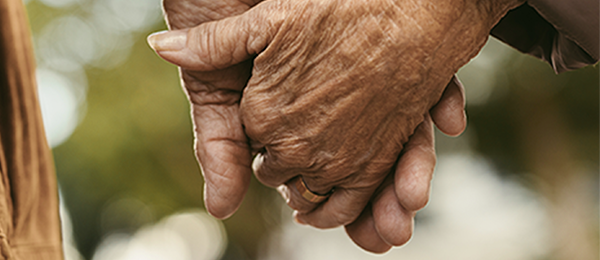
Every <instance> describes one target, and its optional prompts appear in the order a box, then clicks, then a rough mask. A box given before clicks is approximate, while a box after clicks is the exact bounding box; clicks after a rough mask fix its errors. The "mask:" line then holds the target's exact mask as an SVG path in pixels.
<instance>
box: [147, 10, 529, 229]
mask: <svg viewBox="0 0 600 260" xmlns="http://www.w3.org/2000/svg"><path fill="white" fill-rule="evenodd" d="M454 2H456V3H454ZM348 3H350V2H344V1H337V0H330V1H317V0H315V1H289V0H288V1H283V0H281V1H278V0H272V1H268V2H263V3H261V4H259V5H257V6H255V7H254V8H252V9H251V10H249V11H247V12H246V13H244V14H243V15H240V16H236V17H231V18H227V19H224V20H221V21H218V22H211V23H205V24H202V25H200V26H198V27H195V28H193V29H190V30H185V31H175V32H170V33H168V34H164V35H159V36H156V37H154V39H151V41H152V42H153V46H154V48H155V50H157V52H158V54H159V55H161V56H162V57H163V58H165V59H166V60H168V61H171V62H173V63H175V64H177V65H179V66H182V67H184V68H187V69H191V70H196V71H210V70H216V69H226V68H229V67H230V66H232V65H235V64H238V63H240V62H243V61H247V60H249V59H250V58H252V57H253V56H254V55H256V54H259V55H258V56H257V57H256V59H255V60H254V68H253V71H252V78H251V79H250V81H249V82H248V86H247V87H246V89H245V90H244V98H243V99H241V104H240V109H239V110H238V109H237V107H236V108H234V109H232V110H227V111H226V112H227V113H226V114H220V115H219V116H220V117H221V118H236V119H238V120H241V122H242V123H243V124H244V125H245V127H246V128H245V132H246V134H247V136H248V137H250V139H251V140H250V141H251V142H252V143H253V144H254V145H255V146H256V147H263V148H264V150H263V151H262V152H261V154H260V155H259V158H260V159H259V160H257V161H256V162H257V163H256V167H255V168H256V169H255V170H256V175H257V177H258V178H259V180H261V181H262V182H263V183H266V184H268V185H271V186H278V185H281V184H282V183H285V182H287V181H288V180H290V179H292V178H293V177H294V176H297V175H302V176H304V178H305V180H306V182H307V184H308V186H309V187H312V188H313V189H314V191H316V192H321V193H324V192H327V191H328V190H330V189H331V188H332V187H336V192H335V193H334V194H333V195H332V196H331V197H330V198H329V200H328V201H327V202H326V203H323V204H321V205H320V206H319V207H318V208H316V209H315V206H316V205H310V204H305V203H304V204H303V202H301V201H302V200H301V199H294V198H292V199H290V202H291V203H292V204H291V206H292V207H294V208H295V209H297V210H299V211H300V214H298V216H297V217H298V218H299V219H301V220H302V221H303V222H306V223H309V224H311V225H313V226H317V227H322V228H327V227H333V226H337V225H340V224H348V223H351V222H352V221H354V220H355V219H356V217H357V216H358V214H359V213H360V212H361V211H362V209H363V208H364V207H365V205H366V204H367V202H368V198H369V197H370V195H371V194H372V193H373V192H374V190H375V189H376V188H377V186H378V185H379V184H380V183H381V182H382V180H383V179H384V178H385V176H386V175H387V172H388V171H389V170H390V169H391V167H392V166H393V165H394V162H395V160H396V158H397V157H398V155H399V153H400V151H401V149H402V144H403V143H405V142H406V141H407V140H408V137H409V136H410V134H412V131H413V130H414V129H415V128H416V126H417V125H418V124H419V123H420V122H422V121H423V115H424V114H425V112H426V111H427V110H428V109H429V108H430V107H431V106H432V105H433V104H434V103H435V102H436V101H437V100H438V99H439V97H440V96H441V94H442V90H443V87H444V86H445V83H446V82H448V81H449V79H450V77H451V75H452V74H453V73H454V72H455V71H456V70H457V69H458V68H459V67H460V66H462V65H463V64H464V63H466V61H467V60H468V59H470V58H471V57H473V56H474V55H475V54H476V53H477V52H478V51H479V49H480V48H481V46H482V45H483V43H484V42H485V40H486V39H487V34H488V33H489V30H490V29H491V27H492V26H493V25H494V24H495V23H496V22H497V20H498V19H499V18H500V17H501V16H502V15H503V14H504V13H505V12H506V11H507V10H508V9H510V8H511V7H514V6H517V5H518V4H519V3H517V1H511V0H506V1H494V2H487V1H459V0H454V1H448V2H444V3H439V2H437V1H436V2H435V3H434V2H432V3H428V2H427V1H425V2H423V1H415V0H406V1H398V3H395V2H391V1H353V2H351V4H348ZM434 4H437V5H443V6H441V7H439V6H437V7H436V8H431V6H433V5H434ZM446 5H447V6H446ZM484 5H487V6H484ZM414 7H416V8H414ZM419 22H422V23H419ZM415 23H416V24H415ZM421 24H427V26H420V25H421ZM216 88H219V86H216ZM223 89H224V90H226V91H223ZM239 90H240V89H229V88H221V91H218V93H217V94H218V95H216V96H217V97H218V98H219V99H218V100H216V101H218V102H215V100H209V101H208V102H207V103H200V106H203V107H205V106H208V107H209V108H208V109H212V108H211V107H210V106H211V105H213V104H216V103H218V104H224V103H226V104H230V107H233V106H232V105H234V104H236V102H238V101H240V100H239V92H236V91H239ZM199 94H200V96H206V94H207V92H206V91H202V92H201V93H199ZM211 94H214V93H211ZM212 96H214V95H212ZM205 102H206V101H205ZM194 113H195V115H197V114H196V112H194ZM238 113H240V114H241V118H237V115H238ZM203 117H205V116H203ZM235 123H239V122H235ZM223 126H226V125H223ZM228 129H229V128H228V127H223V128H222V129H219V127H216V130H215V128H211V129H210V130H209V132H215V131H219V130H220V131H230V130H228ZM201 134H202V133H201ZM229 136H230V137H233V138H228V139H226V142H227V143H228V144H229V145H230V146H234V147H235V146H237V147H238V148H239V147H243V148H244V149H246V151H248V150H249V149H248V147H247V145H246V142H243V141H244V140H243V139H244V136H243V131H241V129H239V131H237V132H236V133H234V134H231V135H229ZM198 139H199V140H200V139H202V138H201V137H199V138H198ZM208 141H214V139H213V140H210V139H209V140H208ZM218 141H223V140H222V139H221V140H218ZM240 141H241V142H240ZM205 146H207V145H206V143H205ZM211 149H212V148H211ZM232 151H235V149H232ZM199 153H200V152H199ZM230 154H233V153H230ZM237 155H238V156H235V157H231V158H229V157H228V158H216V159H219V162H223V161H226V160H225V159H227V160H230V161H232V162H235V163H237V164H236V167H238V168H239V169H232V168H229V167H227V168H222V169H218V170H220V172H222V173H224V174H222V175H220V176H225V178H224V179H228V180H231V179H232V178H234V177H238V176H239V175H237V174H234V173H237V172H238V170H245V171H247V170H248V169H247V168H245V166H246V165H248V164H247V163H248V161H249V158H250V156H249V153H246V154H244V155H242V154H237ZM200 157H201V161H202V165H203V167H205V161H203V160H202V159H203V158H202V155H200ZM211 163H212V162H211V161H210V158H209V160H208V164H211ZM214 165H215V166H216V167H219V166H223V164H221V165H219V164H214ZM205 174H206V176H207V179H208V173H206V172H205ZM207 183H208V180H207ZM208 185H209V186H210V183H209V184H208ZM209 186H207V188H208V187H209ZM218 187H220V188H221V189H222V190H225V192H222V194H225V193H228V192H232V190H231V187H229V186H221V185H220V186H218ZM216 188H217V187H215V189H216ZM234 188H237V187H234ZM350 202H352V203H350ZM293 203H298V204H295V205H294V204H293Z"/></svg>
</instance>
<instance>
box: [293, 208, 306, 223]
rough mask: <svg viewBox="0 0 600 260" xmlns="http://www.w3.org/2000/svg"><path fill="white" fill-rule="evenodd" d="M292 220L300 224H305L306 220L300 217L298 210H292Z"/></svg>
mask: <svg viewBox="0 0 600 260" xmlns="http://www.w3.org/2000/svg"><path fill="white" fill-rule="evenodd" d="M294 221H296V223H298V224H300V225H306V222H305V221H304V220H302V217H300V215H299V213H298V211H294Z"/></svg>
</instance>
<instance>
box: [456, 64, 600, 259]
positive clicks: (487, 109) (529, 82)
mask: <svg viewBox="0 0 600 260" xmlns="http://www.w3.org/2000/svg"><path fill="white" fill-rule="evenodd" d="M502 70H505V71H506V73H501V74H498V75H497V76H496V77H506V78H504V79H501V80H496V81H495V82H496V85H495V86H494V91H495V92H493V94H492V95H494V93H496V94H500V93H504V94H500V95H499V96H497V97H495V98H492V99H491V100H490V102H489V103H487V104H485V105H474V106H468V109H467V111H468V114H469V127H470V128H472V130H473V132H475V135H476V141H475V144H476V145H475V147H476V149H477V150H478V151H480V152H481V153H483V154H484V155H486V156H488V157H489V158H490V159H491V160H492V161H493V162H495V164H496V166H497V167H498V168H499V169H501V171H500V172H502V173H504V174H513V175H514V174H516V175H517V176H519V177H520V178H521V179H523V180H526V182H528V184H530V187H532V188H533V189H535V190H537V191H538V192H540V193H541V194H542V195H543V196H544V197H545V198H547V199H548V204H549V205H548V207H549V211H550V212H549V213H550V216H551V218H552V221H553V227H554V230H553V235H554V243H555V245H554V246H555V253H554V254H553V256H554V257H555V259H565V260H566V259H589V260H592V259H598V225H597V224H598V223H597V219H598V216H597V211H598V208H597V205H598V200H597V192H598V190H597V189H598V187H597V185H596V184H597V182H598V172H597V169H598V157H599V153H598V142H599V139H598V131H599V130H598V118H599V114H598V111H599V107H598V96H599V92H598V89H599V87H598V82H599V78H598V74H599V72H598V66H597V65H596V66H590V67H586V68H584V69H580V70H577V71H572V72H567V73H563V74H561V75H555V74H554V73H553V71H552V69H551V68H550V67H549V66H548V65H547V64H545V63H542V62H541V61H538V60H537V59H534V58H532V57H529V56H525V55H520V54H517V55H513V57H512V59H511V60H510V62H508V63H506V64H505V66H504V68H502Z"/></svg>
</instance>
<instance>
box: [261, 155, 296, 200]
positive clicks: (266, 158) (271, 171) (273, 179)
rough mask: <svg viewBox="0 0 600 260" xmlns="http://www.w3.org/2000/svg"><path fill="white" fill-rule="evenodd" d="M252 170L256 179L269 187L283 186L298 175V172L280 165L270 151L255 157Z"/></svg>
mask: <svg viewBox="0 0 600 260" xmlns="http://www.w3.org/2000/svg"><path fill="white" fill-rule="evenodd" d="M252 169H253V170H254V175H255V176H256V178H257V179H258V180H259V181H260V182H261V183H263V184H264V185H267V186H269V187H278V186H281V185H282V184H284V183H286V182H288V181H290V180H291V179H292V178H293V177H295V176H297V175H298V173H297V172H295V171H293V170H290V169H286V168H285V167H282V165H278V164H277V162H276V161H275V159H274V158H273V157H272V156H271V153H269V151H268V150H265V151H264V152H262V153H259V154H257V155H256V157H254V161H253V162H252ZM282 195H283V194H282Z"/></svg>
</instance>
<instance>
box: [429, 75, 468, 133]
mask: <svg viewBox="0 0 600 260" xmlns="http://www.w3.org/2000/svg"><path fill="white" fill-rule="evenodd" d="M464 109H465V90H464V88H463V85H462V83H460V81H459V80H458V78H457V77H456V76H454V77H452V80H451V81H450V83H448V86H447V87H446V90H444V94H443V95H442V98H441V99H440V101H439V102H438V103H437V104H436V105H435V106H434V107H433V108H432V109H431V110H430V113H431V117H432V118H433V121H434V122H435V125H436V126H437V127H438V129H440V131H442V132H443V133H444V134H447V135H449V136H458V135H460V134H461V133H462V132H463V131H464V130H465V127H466V126H467V116H466V114H465V110H464Z"/></svg>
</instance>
